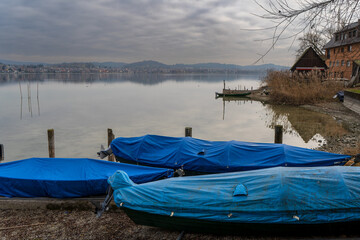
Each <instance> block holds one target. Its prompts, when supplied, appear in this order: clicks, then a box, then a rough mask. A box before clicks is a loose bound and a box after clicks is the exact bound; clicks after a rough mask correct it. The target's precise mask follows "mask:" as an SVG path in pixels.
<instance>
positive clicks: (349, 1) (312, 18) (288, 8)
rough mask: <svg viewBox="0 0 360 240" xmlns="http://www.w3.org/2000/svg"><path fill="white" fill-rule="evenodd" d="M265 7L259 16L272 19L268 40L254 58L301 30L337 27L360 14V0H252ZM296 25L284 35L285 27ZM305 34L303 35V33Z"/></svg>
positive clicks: (337, 28) (321, 32) (262, 56)
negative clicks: (261, 0) (270, 34)
mask: <svg viewBox="0 0 360 240" xmlns="http://www.w3.org/2000/svg"><path fill="white" fill-rule="evenodd" d="M254 1H255V2H256V3H257V5H258V6H259V7H260V8H261V9H263V10H264V11H265V13H264V14H263V15H259V17H261V18H263V19H266V20H270V21H272V22H273V23H274V25H273V26H272V28H273V30H274V31H273V36H272V37H271V38H270V40H271V41H272V43H271V44H270V46H269V48H268V50H267V51H266V52H265V53H263V54H261V56H260V58H259V59H258V60H257V61H256V62H258V61H260V60H262V59H263V58H264V57H265V56H266V55H267V54H268V53H269V52H270V51H271V50H272V49H274V47H275V46H276V45H277V44H278V42H279V40H282V39H289V38H293V39H294V41H295V40H296V39H297V37H298V36H299V34H301V33H307V32H309V33H310V32H312V33H314V32H315V33H319V34H324V33H326V31H328V30H329V29H334V27H335V30H339V29H340V28H341V27H342V26H344V24H345V25H346V24H349V23H351V22H352V21H354V20H358V18H360V0H266V2H265V3H264V2H260V1H259V0H254ZM290 28H291V29H292V30H293V29H297V31H296V32H292V33H291V34H290V35H285V33H286V32H287V31H288V30H289V29H290ZM304 36H305V35H304Z"/></svg>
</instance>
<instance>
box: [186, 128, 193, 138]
mask: <svg viewBox="0 0 360 240" xmlns="http://www.w3.org/2000/svg"><path fill="white" fill-rule="evenodd" d="M185 137H192V127H186V128H185Z"/></svg>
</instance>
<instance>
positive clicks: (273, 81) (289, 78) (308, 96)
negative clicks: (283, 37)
mask: <svg viewBox="0 0 360 240" xmlns="http://www.w3.org/2000/svg"><path fill="white" fill-rule="evenodd" d="M263 81H264V83H265V84H266V86H267V87H268V88H269V90H270V99H271V101H272V102H274V103H278V104H291V105H302V104H314V103H319V102H327V101H333V96H334V95H335V94H336V93H337V92H338V91H341V90H343V86H342V85H341V84H339V83H336V82H334V81H324V80H323V77H322V76H321V75H319V74H317V73H316V72H314V73H312V72H310V73H308V74H306V75H303V74H299V73H291V72H290V71H270V72H268V73H267V75H266V77H265V78H264V80H263Z"/></svg>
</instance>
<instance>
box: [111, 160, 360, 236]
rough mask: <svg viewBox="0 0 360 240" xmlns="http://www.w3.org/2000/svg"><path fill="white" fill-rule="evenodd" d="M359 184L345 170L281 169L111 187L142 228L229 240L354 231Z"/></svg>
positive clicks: (359, 172)
mask: <svg viewBox="0 0 360 240" xmlns="http://www.w3.org/2000/svg"><path fill="white" fill-rule="evenodd" d="M359 182H360V168H358V167H344V166H334V167H318V168H303V167H300V168H299V167H297V168H294V167H289V168H286V167H276V168H268V169H259V170H253V171H244V172H234V173H224V174H211V175H201V176H190V177H180V178H170V179H165V180H160V181H156V182H149V183H144V184H140V185H137V184H135V183H133V182H132V181H131V180H130V179H129V178H128V176H127V174H126V173H124V172H122V173H119V172H117V173H116V174H114V175H113V176H112V177H111V178H110V179H109V183H110V184H111V186H112V187H113V188H114V200H115V202H116V204H117V205H118V206H119V207H121V208H123V209H124V210H125V212H126V213H127V214H128V216H129V217H130V218H131V219H132V220H133V221H134V222H135V223H137V224H142V225H150V226H157V227H163V228H171V229H177V230H185V231H201V232H204V231H205V232H208V231H210V232H216V233H227V234H229V233H234V232H240V233H244V232H247V231H250V232H251V231H255V232H258V231H264V230H265V231H282V232H287V231H290V232H291V231H295V230H300V231H301V230H304V229H307V230H309V229H312V230H322V231H324V229H328V230H335V229H337V230H339V229H341V228H342V227H344V226H345V227H352V228H353V229H354V230H355V231H357V229H358V226H359V225H358V224H359V223H360V222H359V221H360V185H359ZM354 225H356V226H357V227H354ZM300 233H301V232H300ZM311 233H313V232H311ZM324 234H327V232H322V235H324Z"/></svg>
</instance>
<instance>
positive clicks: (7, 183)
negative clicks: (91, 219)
mask: <svg viewBox="0 0 360 240" xmlns="http://www.w3.org/2000/svg"><path fill="white" fill-rule="evenodd" d="M117 170H123V171H125V172H126V173H127V174H128V175H129V176H130V178H131V179H132V180H133V181H134V182H136V183H144V182H149V181H153V180H157V179H159V178H162V177H170V176H172V174H173V170H168V169H159V168H151V167H144V166H135V165H129V164H122V163H115V162H108V161H103V160H96V159H87V158H30V159H25V160H19V161H13V162H7V163H0V196H4V197H54V198H69V197H84V196H92V195H104V194H106V189H107V187H108V183H107V179H108V178H109V176H111V175H113V174H114V173H115V172H116V171H117Z"/></svg>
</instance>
